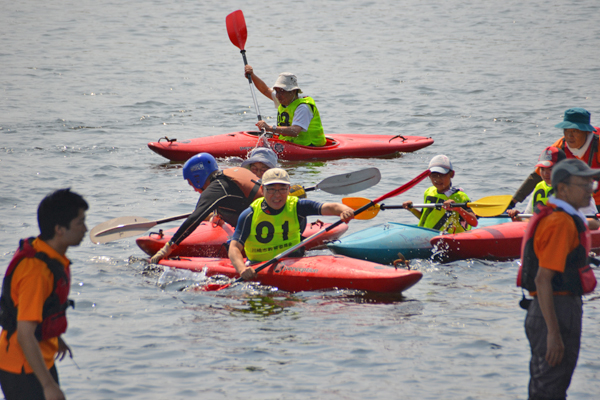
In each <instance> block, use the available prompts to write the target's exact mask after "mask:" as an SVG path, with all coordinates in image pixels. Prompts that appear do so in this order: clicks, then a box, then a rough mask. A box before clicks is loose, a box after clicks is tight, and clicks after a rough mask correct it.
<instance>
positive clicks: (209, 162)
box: [183, 153, 219, 189]
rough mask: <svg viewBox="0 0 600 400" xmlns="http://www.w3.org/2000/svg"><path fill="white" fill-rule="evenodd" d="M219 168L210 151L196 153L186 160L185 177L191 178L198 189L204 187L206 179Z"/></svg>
mask: <svg viewBox="0 0 600 400" xmlns="http://www.w3.org/2000/svg"><path fill="white" fill-rule="evenodd" d="M218 169H219V166H218V165H217V160H215V158H214V157H213V156H211V155H210V154H208V153H200V154H196V155H195V156H193V157H192V158H190V159H189V160H187V161H186V162H185V164H184V166H183V179H187V180H189V181H190V182H191V183H192V186H194V187H195V188H196V189H202V187H204V184H205V183H206V179H207V178H208V177H209V176H210V174H212V173H213V172H215V171H217V170H218Z"/></svg>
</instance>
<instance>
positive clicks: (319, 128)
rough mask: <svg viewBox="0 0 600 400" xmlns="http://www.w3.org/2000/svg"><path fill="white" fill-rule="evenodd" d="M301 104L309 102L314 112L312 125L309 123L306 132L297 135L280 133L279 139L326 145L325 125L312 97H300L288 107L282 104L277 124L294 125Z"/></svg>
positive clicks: (301, 143)
mask: <svg viewBox="0 0 600 400" xmlns="http://www.w3.org/2000/svg"><path fill="white" fill-rule="evenodd" d="M300 104H307V105H308V106H309V107H310V109H311V111H312V113H313V118H312V120H311V121H310V125H308V129H307V130H306V132H300V133H299V134H298V136H296V137H294V136H283V135H280V136H279V139H281V140H285V141H287V142H292V143H296V144H300V145H302V146H310V145H312V146H324V145H325V143H327V140H326V139H325V133H324V131H323V125H321V116H320V114H319V110H317V106H316V104H315V101H314V100H313V98H312V97H302V98H298V99H296V100H294V101H293V102H292V103H291V104H289V105H288V106H287V107H284V106H282V105H281V104H280V105H279V107H278V108H277V126H292V125H294V112H295V111H296V108H298V106H299V105H300Z"/></svg>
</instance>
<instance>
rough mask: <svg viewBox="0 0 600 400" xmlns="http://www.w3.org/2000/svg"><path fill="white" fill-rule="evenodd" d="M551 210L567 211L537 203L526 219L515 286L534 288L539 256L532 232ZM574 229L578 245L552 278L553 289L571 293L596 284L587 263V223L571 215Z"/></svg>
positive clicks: (589, 239)
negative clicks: (528, 218) (575, 228)
mask: <svg viewBox="0 0 600 400" xmlns="http://www.w3.org/2000/svg"><path fill="white" fill-rule="evenodd" d="M553 212H566V211H564V210H563V209H561V208H556V210H554V209H552V207H549V206H545V205H542V204H540V205H538V207H537V210H536V213H535V215H534V216H533V217H532V218H531V219H530V220H529V224H528V225H527V229H526V230H525V235H524V236H523V242H522V246H521V266H520V267H519V274H518V275H517V286H520V287H522V288H524V289H527V290H529V291H530V292H535V291H537V289H536V286H535V277H536V275H537V272H538V269H539V259H538V257H537V255H536V254H535V251H534V248H533V241H534V236H535V231H536V229H537V227H538V225H539V223H540V221H541V220H542V219H543V218H545V217H547V216H548V215H550V214H551V213H553ZM569 215H570V216H571V218H573V221H574V222H575V226H576V227H577V232H579V245H578V246H577V247H576V248H575V249H574V250H573V251H572V252H570V253H569V254H568V256H567V260H566V262H565V269H564V272H563V273H556V274H554V277H553V278H552V291H554V292H570V293H572V294H574V295H578V296H581V295H582V294H586V293H590V292H591V291H593V290H594V288H595V287H596V277H595V276H594V271H592V269H591V267H590V266H589V258H588V254H589V252H590V247H591V236H590V231H589V229H588V227H587V225H586V224H585V223H584V222H583V221H582V220H581V219H580V218H579V217H577V216H574V215H571V214H569Z"/></svg>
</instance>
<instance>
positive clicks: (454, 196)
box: [402, 154, 477, 233]
mask: <svg viewBox="0 0 600 400" xmlns="http://www.w3.org/2000/svg"><path fill="white" fill-rule="evenodd" d="M429 171H431V175H429V178H430V179H431V183H432V184H433V186H431V187H430V188H428V189H427V190H425V194H424V197H425V203H427V204H429V203H435V204H439V205H440V209H436V208H428V209H427V210H424V211H419V210H417V209H415V208H413V207H412V205H413V202H412V201H405V202H404V203H402V206H403V207H404V208H406V209H407V210H410V212H412V213H413V214H414V215H415V216H416V217H417V218H419V226H422V227H425V228H429V229H435V230H439V231H442V232H449V233H460V232H464V231H466V230H469V229H471V226H477V217H476V216H475V213H473V211H471V210H470V209H463V208H453V207H452V203H468V202H470V201H471V200H470V199H469V196H467V194H466V193H465V192H463V190H462V189H461V188H459V187H456V186H453V185H452V178H454V169H453V168H452V162H451V161H450V159H449V158H448V157H447V156H445V155H443V154H440V155H437V156H435V157H433V158H432V159H431V161H430V162H429Z"/></svg>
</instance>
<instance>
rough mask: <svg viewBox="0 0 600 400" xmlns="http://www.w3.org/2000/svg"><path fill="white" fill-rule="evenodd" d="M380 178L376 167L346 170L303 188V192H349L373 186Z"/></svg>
mask: <svg viewBox="0 0 600 400" xmlns="http://www.w3.org/2000/svg"><path fill="white" fill-rule="evenodd" d="M380 180H381V173H380V172H379V169H377V168H366V169H361V170H360V171H354V172H348V173H346V174H339V175H334V176H330V177H329V178H325V179H323V180H322V181H321V182H319V183H317V184H316V185H315V186H311V187H307V188H304V191H305V192H310V191H313V190H317V189H319V190H323V191H324V192H327V193H331V194H349V193H356V192H360V191H361V190H364V189H367V188H370V187H371V186H375V185H377V184H378V183H379V181H380Z"/></svg>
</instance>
